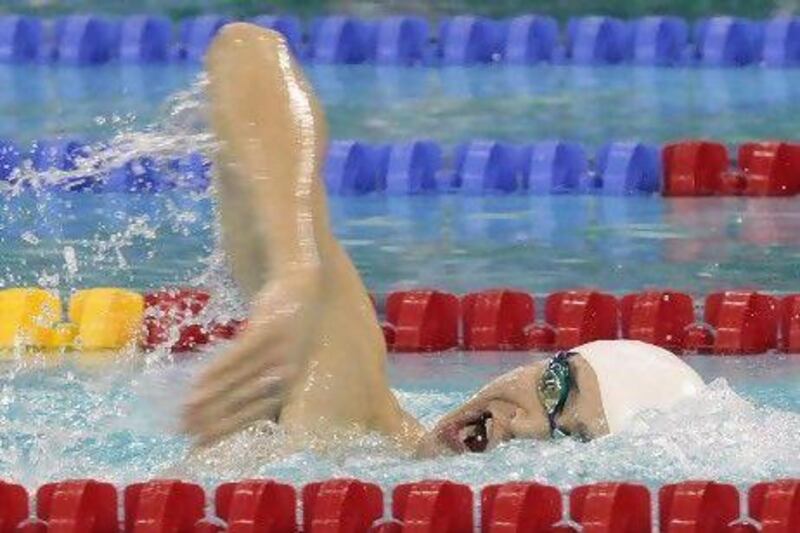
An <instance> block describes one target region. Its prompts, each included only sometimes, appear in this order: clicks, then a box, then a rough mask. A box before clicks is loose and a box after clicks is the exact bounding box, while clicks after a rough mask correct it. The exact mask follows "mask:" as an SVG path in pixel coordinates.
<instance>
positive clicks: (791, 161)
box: [739, 142, 800, 196]
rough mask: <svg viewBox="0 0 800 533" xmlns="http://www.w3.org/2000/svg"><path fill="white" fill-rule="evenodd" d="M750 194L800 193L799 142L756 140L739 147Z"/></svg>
mask: <svg viewBox="0 0 800 533" xmlns="http://www.w3.org/2000/svg"><path fill="white" fill-rule="evenodd" d="M739 169H740V170H741V172H742V173H743V175H744V181H745V186H744V190H743V191H742V192H743V194H745V195H747V196H794V195H795V194H797V193H798V192H800V145H798V144H791V143H785V142H754V143H745V144H742V145H741V146H739Z"/></svg>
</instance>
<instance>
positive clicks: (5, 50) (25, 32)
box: [0, 15, 42, 63]
mask: <svg viewBox="0 0 800 533" xmlns="http://www.w3.org/2000/svg"><path fill="white" fill-rule="evenodd" d="M41 41H42V23H41V21H40V20H39V19H37V18H33V17H22V16H16V15H7V16H0V62H2V63H21V62H26V61H35V60H36V58H37V57H38V56H39V45H40V43H41Z"/></svg>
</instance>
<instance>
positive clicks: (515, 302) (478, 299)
mask: <svg viewBox="0 0 800 533" xmlns="http://www.w3.org/2000/svg"><path fill="white" fill-rule="evenodd" d="M461 312H462V320H463V327H464V339H463V345H464V348H465V349H467V350H524V349H525V348H526V347H527V338H526V328H528V327H529V326H530V325H531V324H532V323H533V321H534V319H535V306H534V300H533V297H532V296H531V295H530V294H528V293H526V292H520V291H512V290H508V289H496V290H489V291H483V292H475V293H471V294H467V295H466V296H464V297H463V298H462V299H461Z"/></svg>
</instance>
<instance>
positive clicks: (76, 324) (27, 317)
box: [0, 288, 145, 350]
mask: <svg viewBox="0 0 800 533" xmlns="http://www.w3.org/2000/svg"><path fill="white" fill-rule="evenodd" d="M144 307H145V305H144V297H143V296H142V295H141V294H138V293H135V292H132V291H128V290H125V289H119V288H97V289H87V290H82V291H77V292H76V293H75V294H73V295H72V298H71V299H70V302H69V313H68V315H69V322H66V323H62V322H61V321H62V319H63V311H62V307H61V301H60V300H59V298H58V296H57V295H56V294H55V293H53V292H51V291H48V290H45V289H39V288H15V289H5V290H1V291H0V348H15V347H31V348H40V349H64V348H78V349H87V350H115V349H120V348H124V347H126V346H129V345H132V344H136V343H138V341H139V338H140V334H141V331H142V323H143V320H144Z"/></svg>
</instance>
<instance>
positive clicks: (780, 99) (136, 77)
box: [0, 65, 800, 146]
mask: <svg viewBox="0 0 800 533" xmlns="http://www.w3.org/2000/svg"><path fill="white" fill-rule="evenodd" d="M197 73H198V70H197V68H196V67H191V66H185V65H184V66H178V65H170V66H119V65H108V66H102V67H92V68H86V69H76V68H58V67H41V66H8V65H0V88H1V89H0V117H2V120H0V137H6V138H12V139H17V140H20V141H29V140H32V139H35V138H39V137H43V136H45V137H46V136H56V135H67V136H77V137H84V138H89V139H96V138H104V137H106V136H108V135H112V134H116V133H118V132H119V131H120V130H124V129H136V128H141V127H143V126H144V125H147V124H150V123H151V122H153V121H154V120H158V118H159V117H160V114H161V112H162V109H160V107H159V105H160V104H161V103H163V101H164V99H165V98H166V97H167V96H169V95H170V94H171V93H173V92H174V91H176V90H179V89H184V88H186V87H187V86H188V85H189V84H190V83H191V82H192V81H193V80H194V79H195V77H196V75H197ZM308 73H309V77H310V78H311V80H312V82H313V83H314V86H315V87H316V89H317V91H318V92H319V94H320V97H321V99H322V101H323V102H324V104H325V108H326V111H327V114H328V119H329V120H330V123H331V135H332V136H333V137H334V138H339V139H345V138H354V139H364V140H368V141H393V140H407V139H409V138H419V137H427V138H432V139H435V140H438V141H441V142H444V143H455V142H458V141H462V140H465V139H471V138H494V139H505V140H511V141H526V140H536V139H550V138H559V137H560V138H566V139H572V140H576V141H581V142H584V143H587V144H589V145H592V146H596V145H599V144H601V143H603V142H606V141H608V140H615V139H635V140H640V141H648V142H665V141H668V140H672V139H676V138H685V137H698V136H703V137H709V138H712V139H719V140H723V141H726V142H731V143H735V142H739V141H743V140H750V139H754V138H756V139H758V138H790V139H795V138H797V137H798V130H797V126H796V124H795V118H796V117H797V116H799V115H800V69H787V70H782V69H762V68H757V67H753V68H745V69H710V68H703V69H662V68H658V69H656V68H636V67H607V68H588V67H567V66H538V67H497V66H494V67H493V66H489V67H469V68H458V67H452V68H442V69H427V68H416V69H409V68H375V67H368V66H335V67H332V66H314V67H309V69H308Z"/></svg>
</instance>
